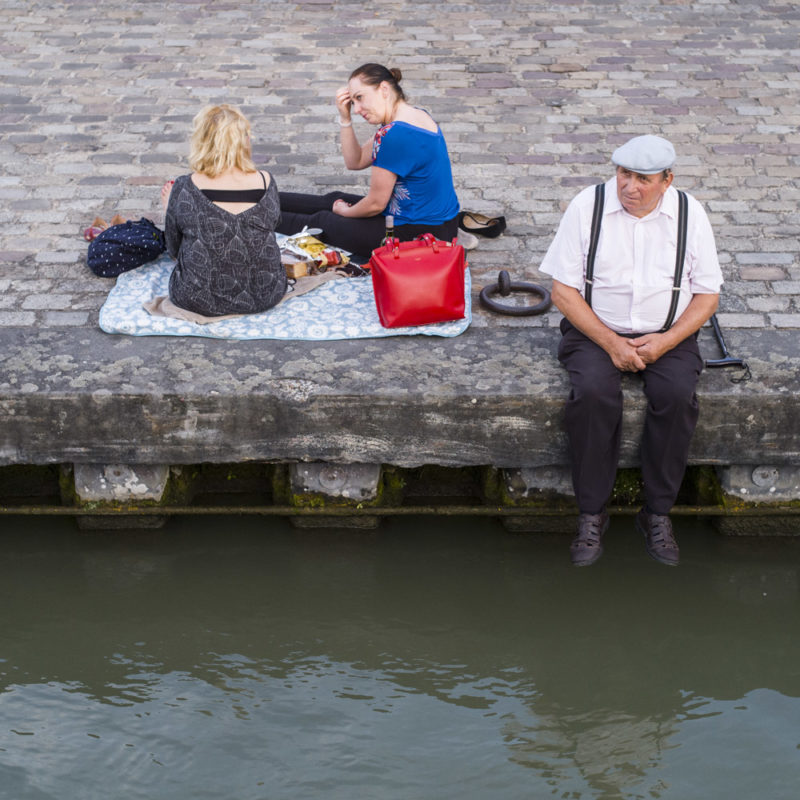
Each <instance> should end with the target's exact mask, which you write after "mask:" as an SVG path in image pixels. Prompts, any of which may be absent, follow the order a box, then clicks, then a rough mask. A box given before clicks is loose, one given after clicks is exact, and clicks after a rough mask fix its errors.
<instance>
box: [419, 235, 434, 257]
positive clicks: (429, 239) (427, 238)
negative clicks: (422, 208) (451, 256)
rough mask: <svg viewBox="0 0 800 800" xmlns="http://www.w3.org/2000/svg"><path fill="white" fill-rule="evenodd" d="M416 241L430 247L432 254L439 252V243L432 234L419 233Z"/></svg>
mask: <svg viewBox="0 0 800 800" xmlns="http://www.w3.org/2000/svg"><path fill="white" fill-rule="evenodd" d="M416 241H418V242H424V243H425V244H426V245H427V246H428V247H432V248H433V252H434V253H438V252H439V241H438V239H437V238H436V237H435V236H434V235H433V234H432V233H421V234H420V235H419V236H417V238H416Z"/></svg>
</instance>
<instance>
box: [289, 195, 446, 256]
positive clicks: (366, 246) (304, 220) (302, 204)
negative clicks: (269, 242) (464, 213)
mask: <svg viewBox="0 0 800 800" xmlns="http://www.w3.org/2000/svg"><path fill="white" fill-rule="evenodd" d="M279 196H280V203H281V221H280V224H279V225H278V227H277V228H276V230H277V231H278V233H285V234H287V235H291V234H293V233H299V232H300V231H301V230H303V227H304V226H308V227H309V228H322V233H321V234H320V236H321V238H322V239H324V240H325V243H326V244H330V245H333V246H334V247H341V248H342V249H343V250H349V251H350V252H351V253H353V256H354V260H355V261H357V262H359V263H362V264H363V263H365V262H367V261H368V260H369V257H370V254H371V253H372V251H373V250H374V249H375V248H376V247H378V246H379V245H380V243H381V240H382V239H383V237H384V235H385V234H386V221H385V219H384V217H383V215H382V214H378V215H377V216H375V217H342V216H340V215H339V214H335V213H334V212H333V211H331V208H332V207H333V203H334V201H335V200H344V201H346V202H348V203H350V204H351V205H352V204H353V203H357V202H358V201H359V200H362V199H363V197H362V196H361V195H357V194H347V193H346V192H328V194H324V195H314V194H298V193H296V192H279ZM428 232H430V233H432V234H433V235H434V236H435V237H436V238H437V239H444V240H446V241H449V240H450V239H454V238H455V237H456V236H457V235H458V217H454V218H453V219H451V220H449V221H447V222H445V223H442V224H441V225H424V224H423V225H416V224H415V225H398V226H397V227H396V228H395V229H394V235H395V236H396V237H397V238H398V239H400V241H403V242H407V241H409V240H411V239H414V238H415V237H417V236H419V235H420V234H422V233H428Z"/></svg>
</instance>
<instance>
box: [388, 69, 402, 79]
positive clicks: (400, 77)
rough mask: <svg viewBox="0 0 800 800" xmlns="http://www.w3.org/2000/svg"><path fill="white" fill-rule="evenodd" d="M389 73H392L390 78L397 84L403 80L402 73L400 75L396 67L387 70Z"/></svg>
mask: <svg viewBox="0 0 800 800" xmlns="http://www.w3.org/2000/svg"><path fill="white" fill-rule="evenodd" d="M389 72H391V73H392V77H393V78H394V79H395V80H396V81H397V82H398V83H400V81H401V80H403V73H402V72H400V70H399V69H398V68H397V67H392V68H391V69H390V70H389Z"/></svg>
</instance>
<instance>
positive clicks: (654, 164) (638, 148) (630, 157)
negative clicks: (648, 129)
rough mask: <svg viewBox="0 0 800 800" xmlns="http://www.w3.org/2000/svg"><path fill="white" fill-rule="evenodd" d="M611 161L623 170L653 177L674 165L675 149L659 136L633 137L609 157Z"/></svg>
mask: <svg viewBox="0 0 800 800" xmlns="http://www.w3.org/2000/svg"><path fill="white" fill-rule="evenodd" d="M611 160H612V161H613V162H614V163H615V164H616V165H617V166H618V167H622V168H623V169H629V170H630V171H631V172H638V173H640V174H641V175H655V174H656V173H658V172H663V171H664V170H665V169H670V167H672V165H673V164H674V163H675V148H674V147H673V146H672V144H671V143H670V142H668V141H667V140H666V139H662V138H661V137H660V136H652V135H651V134H647V135H646V136H635V137H634V138H633V139H629V140H628V141H627V142H625V144H623V145H622V146H621V147H618V148H617V149H616V150H615V151H614V153H613V154H612V156H611Z"/></svg>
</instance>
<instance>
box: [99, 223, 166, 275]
mask: <svg viewBox="0 0 800 800" xmlns="http://www.w3.org/2000/svg"><path fill="white" fill-rule="evenodd" d="M164 250H166V245H165V243H164V232H163V231H161V230H159V229H158V228H157V227H156V226H155V225H154V224H153V223H152V222H151V221H150V220H149V219H145V218H144V217H142V218H141V219H140V220H139V221H138V222H134V221H133V220H130V219H129V220H128V221H127V222H123V223H122V224H121V225H112V226H111V227H110V228H106V229H105V230H104V231H103V232H102V233H100V234H99V235H98V236H97V237H95V238H94V239H93V240H92V241H91V242H90V243H89V253H88V255H87V257H86V263H87V264H88V265H89V269H90V270H91V271H92V272H94V274H95V275H99V276H100V277H101V278H116V277H117V275H119V274H120V273H122V272H127V271H128V270H131V269H135V268H136V267H140V266H141V265H142V264H146V263H147V262H148V261H154V260H155V259H156V258H158V257H159V256H160V255H161V254H162V253H163V252H164Z"/></svg>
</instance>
